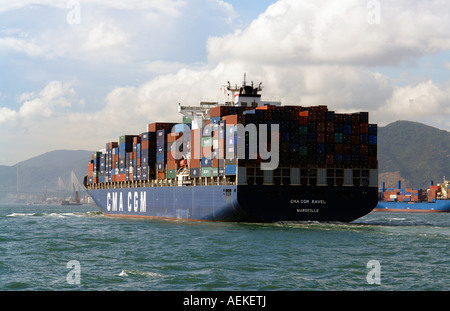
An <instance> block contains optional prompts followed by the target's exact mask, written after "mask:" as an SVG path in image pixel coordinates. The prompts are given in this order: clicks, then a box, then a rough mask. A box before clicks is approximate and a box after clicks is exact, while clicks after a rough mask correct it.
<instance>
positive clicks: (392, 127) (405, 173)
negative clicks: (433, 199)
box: [378, 121, 450, 189]
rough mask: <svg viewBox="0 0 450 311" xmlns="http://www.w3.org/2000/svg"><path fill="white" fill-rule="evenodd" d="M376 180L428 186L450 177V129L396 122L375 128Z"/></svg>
mask: <svg viewBox="0 0 450 311" xmlns="http://www.w3.org/2000/svg"><path fill="white" fill-rule="evenodd" d="M378 168H379V178H378V180H379V183H381V182H383V181H384V182H386V187H396V186H397V182H398V180H401V181H402V187H408V188H424V189H426V188H428V186H429V185H430V180H432V181H433V182H434V184H436V183H440V182H442V180H443V178H444V176H446V177H447V178H449V177H450V132H448V131H444V130H440V129H437V128H435V127H431V126H427V125H424V124H421V123H417V122H410V121H397V122H394V123H391V124H388V125H387V126H385V127H380V128H379V129H378Z"/></svg>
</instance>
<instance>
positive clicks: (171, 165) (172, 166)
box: [167, 160, 177, 170]
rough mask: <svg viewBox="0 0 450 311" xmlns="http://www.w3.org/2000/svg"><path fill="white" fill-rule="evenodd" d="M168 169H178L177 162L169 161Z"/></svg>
mask: <svg viewBox="0 0 450 311" xmlns="http://www.w3.org/2000/svg"><path fill="white" fill-rule="evenodd" d="M167 169H168V170H176V169H177V161H175V160H173V161H169V160H167Z"/></svg>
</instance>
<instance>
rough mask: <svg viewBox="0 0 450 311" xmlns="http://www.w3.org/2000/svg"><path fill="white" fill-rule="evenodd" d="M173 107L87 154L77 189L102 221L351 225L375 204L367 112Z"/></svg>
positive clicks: (252, 101)
mask: <svg viewBox="0 0 450 311" xmlns="http://www.w3.org/2000/svg"><path fill="white" fill-rule="evenodd" d="M225 90H226V92H227V94H228V97H227V98H231V100H224V101H223V102H220V103H219V102H201V103H200V105H198V106H182V105H181V104H179V105H178V112H179V113H181V114H182V121H181V122H180V123H170V122H161V123H150V124H147V129H146V131H145V132H143V133H141V134H136V135H123V136H120V137H119V138H118V141H113V142H108V143H106V148H105V149H103V150H100V151H97V152H95V153H94V154H93V155H92V157H91V159H90V161H89V166H88V175H87V176H85V178H84V186H85V188H86V190H87V191H88V193H89V194H90V195H91V197H92V198H93V200H94V201H95V203H96V204H97V205H98V206H99V208H100V210H101V211H102V212H103V213H104V214H105V215H107V216H115V217H142V218H158V219H172V220H205V221H232V222H283V221H321V222H334V221H335V222H351V221H353V220H355V219H357V218H360V217H362V216H364V215H366V214H368V213H369V212H371V211H372V210H373V209H374V208H375V207H376V206H377V202H378V160H377V125H376V124H369V114H368V113H367V112H357V113H335V112H334V111H329V110H328V107H327V106H311V107H302V106H295V105H294V106H282V105H281V103H280V102H271V101H262V100H261V94H260V92H261V91H262V86H261V84H259V85H257V86H256V85H253V82H251V84H247V82H246V80H245V76H244V81H243V83H242V86H240V87H238V86H237V85H235V86H231V85H230V83H229V82H228V85H226V86H225Z"/></svg>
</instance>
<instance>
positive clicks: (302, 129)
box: [298, 125, 308, 135]
mask: <svg viewBox="0 0 450 311" xmlns="http://www.w3.org/2000/svg"><path fill="white" fill-rule="evenodd" d="M298 133H299V134H300V135H308V127H307V126H305V125H300V126H299V127H298Z"/></svg>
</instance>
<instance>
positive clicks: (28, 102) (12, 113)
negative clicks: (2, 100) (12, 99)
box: [0, 81, 76, 123]
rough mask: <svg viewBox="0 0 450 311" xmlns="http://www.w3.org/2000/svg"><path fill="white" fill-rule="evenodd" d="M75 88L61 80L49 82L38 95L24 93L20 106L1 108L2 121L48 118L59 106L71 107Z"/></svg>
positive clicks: (21, 96) (0, 118) (0, 117)
mask: <svg viewBox="0 0 450 311" xmlns="http://www.w3.org/2000/svg"><path fill="white" fill-rule="evenodd" d="M75 95H76V94H75V90H74V89H73V88H72V87H71V84H70V83H65V84H63V83H62V82H60V81H52V82H50V83H48V84H47V85H46V86H45V87H44V88H43V89H42V90H41V91H40V92H39V94H38V95H36V94H34V93H23V94H21V95H20V96H19V102H21V103H22V104H21V106H20V108H19V109H18V110H17V111H16V110H13V109H11V108H7V107H2V108H0V123H3V122H9V121H24V120H28V119H33V118H48V117H50V116H52V115H53V114H54V112H55V109H57V108H58V107H70V106H71V102H70V100H71V99H73V98H74V96H75Z"/></svg>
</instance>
